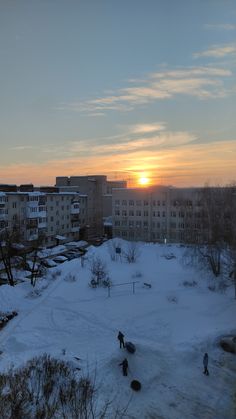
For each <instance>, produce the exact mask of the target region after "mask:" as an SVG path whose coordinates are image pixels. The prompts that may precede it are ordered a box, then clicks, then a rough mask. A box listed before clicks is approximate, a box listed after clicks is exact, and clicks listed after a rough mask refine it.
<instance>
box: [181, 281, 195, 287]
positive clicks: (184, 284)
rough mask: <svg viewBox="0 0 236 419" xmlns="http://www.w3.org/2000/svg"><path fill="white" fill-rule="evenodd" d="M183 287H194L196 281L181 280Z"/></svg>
mask: <svg viewBox="0 0 236 419" xmlns="http://www.w3.org/2000/svg"><path fill="white" fill-rule="evenodd" d="M183 286H184V287H196V286H197V282H196V281H183Z"/></svg>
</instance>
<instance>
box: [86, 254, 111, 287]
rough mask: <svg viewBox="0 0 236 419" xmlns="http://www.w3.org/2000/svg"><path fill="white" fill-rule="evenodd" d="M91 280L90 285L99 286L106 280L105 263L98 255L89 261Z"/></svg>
mask: <svg viewBox="0 0 236 419" xmlns="http://www.w3.org/2000/svg"><path fill="white" fill-rule="evenodd" d="M90 272H91V282H90V285H91V286H92V287H93V288H94V287H96V286H97V287H100V286H102V285H103V282H104V281H107V280H108V271H107V266H106V263H105V262H104V261H103V260H102V259H101V258H100V257H98V256H96V257H94V258H93V259H92V260H91V262H90Z"/></svg>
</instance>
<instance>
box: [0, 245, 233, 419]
mask: <svg viewBox="0 0 236 419" xmlns="http://www.w3.org/2000/svg"><path fill="white" fill-rule="evenodd" d="M119 244H120V246H121V249H122V250H123V249H124V248H126V247H127V246H128V244H127V243H126V242H125V241H123V240H120V239H119ZM109 246H110V241H108V242H106V243H104V244H103V245H102V246H100V247H93V246H90V247H89V248H88V252H87V254H86V260H85V262H84V267H82V266H81V260H80V259H73V260H71V261H67V262H64V263H62V264H60V266H58V267H56V268H50V269H48V272H47V276H46V277H45V278H43V279H41V280H38V281H37V284H36V287H35V288H34V289H33V288H32V287H31V286H30V281H27V282H22V283H19V284H18V285H17V286H15V287H14V288H13V287H10V286H8V285H3V286H0V311H11V310H12V311H13V310H15V311H17V312H18V316H17V317H15V318H14V319H12V320H11V321H9V322H8V324H7V326H6V327H4V329H2V330H1V331H0V349H1V350H2V351H3V353H2V354H1V355H0V370H1V371H5V370H6V369H8V368H9V367H10V366H11V365H12V363H14V365H15V366H20V365H22V364H23V363H24V362H25V361H27V360H28V359H31V358H32V357H33V356H36V355H41V354H43V353H45V352H47V353H49V354H51V355H52V356H55V357H63V359H65V360H69V361H71V362H72V363H74V365H75V366H78V365H79V366H80V367H81V374H83V373H87V372H88V371H89V372H90V374H91V375H93V374H95V372H96V382H97V385H98V392H99V395H100V399H101V400H106V399H109V400H113V401H114V404H115V405H119V407H122V406H123V407H125V406H126V405H128V410H127V413H128V414H129V415H130V416H129V417H130V418H134V419H143V418H148V415H150V417H151V415H152V417H153V418H154V417H155V418H157V417H159V418H165V419H184V418H188V419H190V418H199V419H200V418H201V419H202V418H206V417H208V418H212V419H222V418H227V419H231V418H232V419H233V418H234V417H235V404H234V405H233V403H235V401H234V400H233V399H234V395H233V392H234V385H235V379H236V367H235V360H236V358H235V355H233V354H230V353H226V352H223V351H222V349H220V348H219V345H218V339H219V337H221V336H223V335H227V334H230V333H233V332H234V333H235V331H234V330H233V327H234V326H235V318H236V301H235V300H234V292H233V288H230V287H229V288H228V289H227V290H226V292H225V294H222V293H219V292H212V291H210V290H209V289H208V285H209V284H211V282H212V279H211V278H210V277H208V276H206V275H204V274H203V273H202V272H201V274H200V273H199V272H198V271H196V270H194V269H193V268H192V269H190V268H188V269H187V268H186V267H184V266H183V264H182V263H181V257H182V254H183V251H184V248H182V247H178V246H174V245H173V246H167V245H157V244H143V243H139V250H140V257H139V258H138V260H137V261H136V262H135V263H130V264H128V263H126V262H125V261H123V260H122V258H120V256H119V255H117V260H115V261H112V260H111V258H110V254H109ZM58 247H59V246H57V248H58ZM61 248H62V246H60V249H61ZM57 250H58V249H57ZM61 250H62V249H61ZM62 251H63V250H62ZM52 253H54V252H53V250H52V249H50V254H51V255H52ZM55 253H57V254H58V253H59V251H57V252H55ZM95 255H96V256H99V257H100V258H101V259H102V260H104V261H105V262H106V265H107V270H108V272H109V277H110V279H111V281H112V284H113V285H116V284H122V283H126V284H125V285H119V286H114V287H111V289H110V297H109V296H108V289H107V288H96V289H93V288H91V287H89V286H88V284H89V281H90V279H91V273H90V269H89V261H90V260H91V259H92V258H93V257H94V256H95ZM170 255H171V258H169V256H170ZM45 256H46V255H45ZM172 256H174V257H172ZM60 272H61V273H60ZM136 281H137V283H136V284H135V293H133V284H132V283H133V282H136ZM184 281H188V282H189V283H193V282H194V281H195V282H196V285H195V286H184V285H183V282H184ZM127 283H128V284H127ZM144 283H148V284H150V285H151V288H148V287H146V286H144ZM119 330H121V331H122V333H124V335H125V339H126V340H127V341H131V342H133V343H134V344H135V346H136V352H135V354H130V353H128V352H127V351H126V350H125V349H120V348H119V342H118V340H117V334H118V331H119ZM205 352H208V354H209V372H210V375H209V377H206V376H205V375H204V374H203V364H202V359H203V355H204V353H205ZM63 353H64V355H63ZM75 356H77V357H79V358H81V361H77V360H75V358H74V357H75ZM125 357H126V358H127V359H128V362H129V371H128V377H123V375H122V371H121V367H120V366H118V364H119V363H120V362H121V361H122V360H123V359H124V358H125ZM133 379H137V380H139V381H140V382H141V384H142V389H141V391H140V392H137V393H136V392H134V391H133V390H132V389H131V388H130V382H131V381H132V380H133ZM110 418H111V419H112V416H110Z"/></svg>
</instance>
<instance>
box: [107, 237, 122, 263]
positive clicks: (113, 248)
mask: <svg viewBox="0 0 236 419" xmlns="http://www.w3.org/2000/svg"><path fill="white" fill-rule="evenodd" d="M107 247H108V252H109V255H110V258H111V260H113V261H115V260H117V259H118V257H120V252H121V243H120V242H119V241H118V240H109V241H108V243H107Z"/></svg>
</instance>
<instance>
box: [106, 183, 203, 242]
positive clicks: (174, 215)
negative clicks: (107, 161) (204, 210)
mask: <svg viewBox="0 0 236 419" xmlns="http://www.w3.org/2000/svg"><path fill="white" fill-rule="evenodd" d="M201 192H202V188H174V187H168V186H153V187H148V188H132V189H131V188H127V189H123V188H117V189H113V193H112V224H113V237H122V238H124V239H127V240H143V241H153V242H163V241H166V240H167V241H171V242H181V241H186V240H191V235H196V234H198V231H199V229H200V223H199V221H200V218H201V202H200V197H201Z"/></svg>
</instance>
